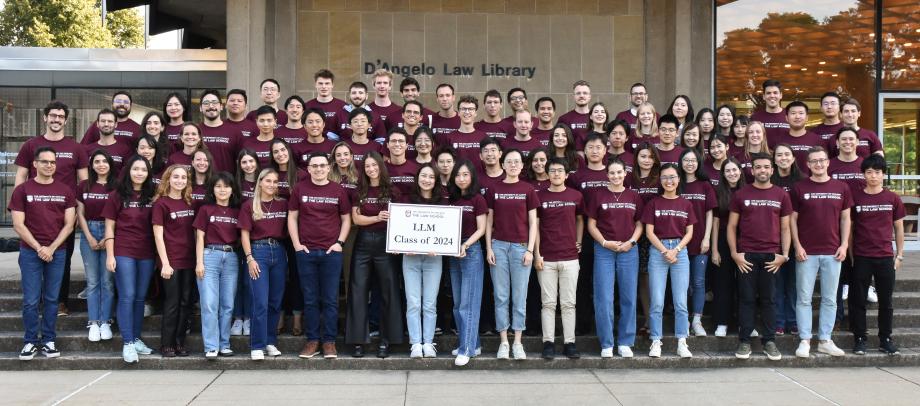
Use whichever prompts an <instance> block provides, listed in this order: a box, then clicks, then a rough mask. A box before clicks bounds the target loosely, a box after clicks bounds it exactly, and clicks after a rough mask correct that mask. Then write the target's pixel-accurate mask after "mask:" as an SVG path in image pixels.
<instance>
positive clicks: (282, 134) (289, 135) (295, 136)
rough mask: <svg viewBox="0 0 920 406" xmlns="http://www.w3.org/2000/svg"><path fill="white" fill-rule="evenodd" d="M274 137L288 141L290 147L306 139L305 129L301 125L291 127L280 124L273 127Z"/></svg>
mask: <svg viewBox="0 0 920 406" xmlns="http://www.w3.org/2000/svg"><path fill="white" fill-rule="evenodd" d="M275 137H278V138H281V139H282V140H284V142H286V143H288V146H290V147H291V149H294V148H296V146H297V144H300V143H303V142H305V141H306V140H307V130H306V129H305V128H303V127H300V128H297V129H293V128H288V127H287V126H281V127H278V128H276V129H275Z"/></svg>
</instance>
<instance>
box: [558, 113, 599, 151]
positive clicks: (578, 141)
mask: <svg viewBox="0 0 920 406" xmlns="http://www.w3.org/2000/svg"><path fill="white" fill-rule="evenodd" d="M556 123H564V124H567V125H568V126H569V127H570V128H571V129H572V136H573V137H574V138H575V145H576V147H577V148H578V150H579V151H581V150H582V149H584V147H585V134H587V133H588V130H589V129H590V128H591V114H589V113H585V114H581V113H579V112H576V111H575V110H572V111H570V112H568V113H565V114H563V115H561V116H559V119H558V120H556Z"/></svg>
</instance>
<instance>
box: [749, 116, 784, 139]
mask: <svg viewBox="0 0 920 406" xmlns="http://www.w3.org/2000/svg"><path fill="white" fill-rule="evenodd" d="M751 121H760V122H761V123H763V126H764V128H765V129H766V130H767V133H766V134H765V136H766V137H767V142H769V143H770V148H773V147H775V146H776V145H777V143H776V139H777V137H780V136H782V135H783V134H786V133H788V132H789V123H788V122H786V112H785V110H783V111H780V112H778V113H767V111H766V110H757V111H755V112H754V114H752V115H751Z"/></svg>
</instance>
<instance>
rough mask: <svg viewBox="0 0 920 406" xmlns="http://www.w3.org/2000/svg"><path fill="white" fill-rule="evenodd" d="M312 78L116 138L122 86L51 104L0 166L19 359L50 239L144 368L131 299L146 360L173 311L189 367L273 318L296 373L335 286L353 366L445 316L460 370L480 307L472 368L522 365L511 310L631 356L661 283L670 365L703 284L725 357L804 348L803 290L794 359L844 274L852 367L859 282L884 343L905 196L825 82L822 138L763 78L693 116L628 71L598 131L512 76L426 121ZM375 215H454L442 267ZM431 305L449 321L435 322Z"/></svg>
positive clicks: (42, 297)
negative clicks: (296, 91) (292, 343)
mask: <svg viewBox="0 0 920 406" xmlns="http://www.w3.org/2000/svg"><path fill="white" fill-rule="evenodd" d="M314 79H315V83H316V98H314V99H312V100H309V101H305V100H303V98H301V97H300V96H297V95H293V96H290V97H288V98H287V99H286V100H285V101H284V103H283V105H280V106H279V104H278V101H279V100H280V98H279V96H280V87H279V84H278V82H277V81H275V80H272V79H266V80H265V81H263V82H262V84H261V89H260V93H261V99H262V102H263V103H264V105H262V106H260V107H258V108H256V109H253V110H251V111H250V110H249V109H248V107H247V105H248V100H247V94H246V92H245V91H244V90H241V89H233V90H230V91H229V92H227V94H226V96H223V95H221V94H220V92H219V91H217V90H206V91H204V92H203V93H202V94H201V96H200V110H201V114H202V116H203V121H202V122H201V123H193V122H190V121H189V113H190V110H189V104H188V101H187V100H186V99H185V98H184V97H183V96H182V95H181V94H178V93H173V94H170V95H169V96H168V97H167V98H166V100H165V101H164V104H163V109H162V110H163V111H162V113H161V112H158V111H150V112H148V113H147V114H145V115H144V117H143V120H141V122H140V124H138V123H136V122H134V121H133V120H131V119H130V117H129V116H130V111H131V105H132V104H131V103H132V101H131V96H130V94H128V93H126V92H117V93H116V94H115V95H114V97H113V106H112V109H103V110H101V111H100V112H99V113H98V115H97V120H96V121H95V122H94V123H93V125H92V126H91V127H90V128H89V129H88V130H87V131H86V133H85V134H84V136H83V138H82V140H81V141H80V142H79V143H78V142H77V141H76V140H75V139H74V138H73V137H68V136H66V135H65V133H64V129H65V124H66V122H67V119H68V117H69V113H70V111H69V109H68V107H67V106H66V105H64V104H63V103H61V102H60V101H52V102H50V103H49V104H48V105H47V106H46V107H45V109H44V112H43V113H44V121H45V133H44V134H42V135H39V136H36V137H35V138H32V139H30V140H29V141H27V142H26V143H25V144H24V145H23V146H22V149H21V150H20V152H19V155H18V156H17V158H16V161H15V163H16V165H17V166H18V169H17V173H16V188H15V190H14V191H13V194H12V197H11V200H10V202H9V205H8V208H9V210H10V211H11V212H12V217H13V224H14V228H15V230H16V232H17V233H18V234H19V236H20V238H21V249H20V256H19V264H20V268H21V272H22V286H23V320H24V324H25V337H24V347H23V349H22V351H21V354H20V359H23V360H28V359H32V358H33V357H34V356H35V354H37V353H39V352H42V353H44V354H45V355H46V356H48V357H56V356H58V355H59V354H60V352H59V349H58V348H57V347H56V346H55V344H54V341H55V320H56V317H57V316H58V314H59V312H60V313H62V314H66V299H67V295H66V294H67V292H68V291H69V286H68V285H69V281H70V275H69V274H70V271H69V268H70V257H71V255H72V253H73V252H74V244H75V236H74V235H75V231H77V232H79V233H80V234H81V237H80V239H79V241H80V253H81V256H82V259H83V263H84V268H85V271H86V281H87V287H86V296H87V304H88V325H87V327H88V330H89V333H88V339H89V340H90V341H99V340H109V339H112V336H113V332H112V322H113V318H114V320H117V327H118V330H119V331H120V334H121V337H122V340H123V344H124V345H123V351H122V356H123V358H124V360H125V361H126V362H129V363H133V362H138V359H139V355H147V354H151V353H153V350H152V349H151V348H149V347H148V346H147V345H146V344H145V343H144V341H143V340H142V339H141V335H142V331H141V325H142V322H143V318H144V308H145V301H146V300H155V301H157V302H160V303H162V313H163V316H162V328H161V336H160V348H159V351H158V352H159V353H160V354H161V355H162V356H163V357H174V356H188V355H189V352H188V350H187V349H186V347H187V334H188V332H189V331H190V328H191V321H190V320H192V314H193V312H194V310H193V309H194V306H195V303H196V302H197V303H198V304H199V306H200V313H201V332H202V339H203V343H204V345H203V346H204V351H205V354H204V356H205V357H206V358H208V359H214V358H217V357H220V356H232V355H233V350H232V349H231V348H230V336H231V335H240V334H245V335H249V336H250V356H251V358H252V359H253V360H262V359H264V358H265V356H266V355H267V356H270V357H273V356H278V355H280V354H281V351H279V350H278V348H277V342H278V338H277V337H278V332H279V331H280V330H281V328H282V326H283V325H284V315H285V313H286V312H287V311H290V312H291V313H292V314H293V315H294V317H293V319H294V331H295V334H298V333H299V331H297V330H298V329H302V331H303V333H304V335H305V342H304V345H303V349H302V350H301V351H300V353H299V354H298V355H299V356H300V357H302V358H313V357H316V356H319V355H322V356H323V357H324V358H335V357H337V355H338V353H337V348H336V338H337V337H338V327H339V291H340V287H342V286H345V287H347V289H345V291H346V292H347V293H346V303H345V307H346V309H345V313H346V315H345V334H344V339H345V343H346V344H347V345H349V346H350V349H351V355H352V356H354V357H362V356H364V351H365V345H367V344H369V343H370V342H371V336H372V335H374V336H379V339H378V346H377V348H376V350H377V353H376V355H377V356H378V357H387V356H389V353H390V345H392V344H401V343H403V341H404V339H405V337H404V336H405V333H404V332H405V331H408V340H409V344H410V357H413V358H416V357H419V358H421V357H436V356H437V349H436V347H435V345H434V337H435V331H436V329H437V328H438V327H440V326H441V325H442V324H439V323H442V322H443V320H445V319H447V320H452V321H453V323H452V325H453V328H454V330H455V331H456V334H457V335H458V345H457V348H455V349H454V350H453V351H452V355H453V356H455V357H456V358H455V363H456V365H459V366H462V365H466V364H467V363H468V362H469V361H470V359H471V358H473V357H476V356H478V355H480V353H481V351H482V348H481V345H480V325H481V323H480V315H482V316H483V323H488V326H487V327H486V329H488V330H492V329H494V331H496V332H497V333H498V335H499V337H500V344H499V347H498V348H497V357H498V358H500V359H509V358H514V359H525V358H526V357H527V354H526V352H525V351H524V347H523V345H522V333H523V332H524V331H525V330H527V323H528V322H537V323H539V324H540V325H541V327H542V341H543V343H544V345H543V352H542V356H543V357H545V358H553V357H554V356H555V349H556V347H555V336H556V329H555V320H556V310H557V307H558V308H559V309H560V311H561V320H562V337H563V347H562V348H563V354H564V355H565V356H567V357H569V358H577V357H579V352H578V350H577V347H576V345H575V340H576V335H581V334H584V333H586V332H588V331H590V330H591V329H592V328H593V329H596V332H597V336H598V339H599V341H600V347H601V353H600V356H601V357H603V358H610V357H613V354H614V349H616V352H617V354H619V356H621V357H632V356H633V353H632V347H634V344H635V342H636V336H637V335H648V338H649V339H650V340H651V346H650V351H649V354H648V355H649V356H650V357H660V356H661V353H662V350H663V348H662V338H663V337H664V328H663V317H664V313H665V302H666V298H665V296H666V295H667V294H668V290H670V297H671V305H672V307H673V313H674V314H673V319H674V328H673V334H674V336H676V338H677V347H676V349H675V350H676V353H677V354H678V355H679V356H680V357H692V353H691V351H690V341H689V337H690V335H691V333H692V334H693V335H695V336H705V335H707V331H706V328H705V327H704V326H703V319H702V316H703V313H704V307H705V303H706V295H707V291H711V293H712V296H713V299H712V305H711V307H710V309H711V313H712V318H713V320H714V326H715V330H714V334H715V335H716V336H718V337H725V336H726V335H727V334H728V330H729V326H736V325H737V334H738V340H739V345H738V349H737V351H736V353H735V355H736V356H737V357H738V358H741V359H746V358H748V357H750V355H751V346H750V342H751V338H752V337H755V336H758V335H759V336H760V339H761V341H762V342H763V344H764V345H763V351H764V353H765V354H766V356H767V357H768V358H769V359H771V360H778V359H780V358H781V357H782V354H781V353H780V352H779V351H778V350H777V348H776V345H775V344H774V338H775V336H776V335H781V334H785V333H787V332H788V333H790V334H797V335H798V336H799V338H800V339H801V342H800V345H799V347H798V349H797V350H796V352H795V355H796V356H799V357H808V356H809V353H810V350H811V340H812V339H813V338H814V335H813V328H812V303H811V301H812V295H813V292H814V290H815V284H816V283H817V282H820V287H819V288H818V289H819V291H820V295H821V302H820V305H819V308H820V310H819V317H818V326H817V341H818V344H817V350H818V351H819V352H823V353H827V354H830V355H832V356H842V355H844V351H843V350H841V349H839V348H838V347H837V346H836V345H834V342H833V341H832V339H831V338H832V337H831V333H832V330H833V328H834V325H835V323H836V322H838V320H839V317H841V316H840V315H839V314H842V312H840V311H839V310H842V306H841V309H838V301H839V300H840V299H841V298H839V295H838V293H840V292H841V291H843V290H845V289H843V287H844V286H849V289H848V298H847V303H848V307H849V328H850V330H851V331H852V333H853V334H854V336H855V339H856V340H855V343H856V344H855V346H854V349H853V352H854V353H856V354H864V353H865V351H866V340H867V329H866V321H865V320H866V301H867V293H868V292H869V289H870V284H871V283H873V282H872V281H873V280H874V289H875V290H876V291H877V295H878V302H879V332H878V334H879V337H880V339H881V341H880V342H881V344H880V347H881V350H882V351H884V352H886V353H888V354H897V353H898V348H897V346H896V345H895V344H894V342H893V341H892V339H891V333H892V325H891V324H892V311H893V310H892V302H891V297H892V290H893V286H894V279H895V271H896V270H897V269H898V268H899V267H900V266H901V262H902V260H903V245H904V244H903V240H904V239H903V220H902V219H903V217H904V216H905V213H904V206H903V204H902V203H901V200H900V198H899V197H898V195H896V194H895V193H893V192H891V191H888V190H886V189H885V188H884V187H883V180H884V176H885V173H886V163H885V160H884V158H883V151H882V148H881V145H880V142H879V139H878V137H877V136H876V135H875V134H874V133H872V132H871V131H869V130H866V129H863V128H860V127H859V126H858V123H857V122H858V118H859V111H860V105H859V103H858V102H857V101H856V100H853V99H848V100H845V99H843V98H842V97H841V96H839V95H838V94H836V93H827V94H825V95H824V96H823V97H822V99H821V110H822V112H823V114H824V120H823V123H822V124H821V125H819V126H817V127H815V128H811V129H806V127H805V123H806V120H807V117H808V110H809V108H808V105H806V104H805V103H802V102H800V101H793V102H791V103H788V104H787V105H786V106H785V107H783V106H781V104H780V102H781V100H782V90H781V85H780V83H779V82H776V81H774V80H768V81H766V82H764V84H763V95H764V99H765V102H766V109H765V110H763V111H757V112H755V113H754V114H753V115H752V116H751V117H747V116H744V115H738V114H736V111H735V109H734V108H733V107H732V106H730V105H722V106H719V107H718V108H717V109H715V110H712V109H710V108H703V109H701V110H699V111H694V109H693V107H692V103H691V100H690V98H689V97H687V96H685V95H678V96H676V97H675V98H674V99H673V100H672V101H671V103H670V105H669V107H668V108H667V110H666V112H665V113H664V114H663V115H660V116H659V114H658V113H657V111H656V109H655V107H654V106H653V105H652V104H651V103H649V102H648V100H647V99H648V93H647V89H646V86H645V85H643V84H641V83H636V84H635V85H633V86H632V87H631V89H630V106H629V108H628V109H626V110H625V111H622V112H620V113H619V114H616V115H613V114H612V113H611V112H610V111H608V108H607V106H605V105H604V104H603V103H600V102H595V103H591V87H590V84H588V83H587V82H585V81H577V82H575V83H574V85H573V100H574V104H575V108H574V109H573V110H572V111H569V112H567V113H565V114H562V115H560V116H559V117H558V118H557V117H556V102H555V101H554V100H553V99H552V98H549V97H541V98H540V99H538V100H537V101H536V102H535V103H534V104H533V105H532V106H531V105H530V104H529V102H528V100H527V93H526V91H525V90H524V89H521V88H514V89H511V90H509V91H508V92H507V94H506V95H505V98H504V100H503V97H502V96H503V95H502V94H501V93H499V92H498V91H496V90H490V91H488V92H486V93H485V95H484V97H483V100H482V103H481V105H480V101H479V100H478V99H477V98H476V97H474V96H471V95H463V96H460V97H459V98H458V99H455V95H454V88H453V87H452V86H451V85H449V84H441V85H439V86H438V87H437V88H436V95H437V104H438V106H437V111H432V110H429V109H427V108H425V107H424V106H423V105H422V104H421V102H420V101H419V100H418V96H419V92H420V90H421V89H420V85H419V83H418V81H416V80H415V79H413V78H406V79H404V80H403V81H402V83H400V86H399V93H400V94H401V95H402V96H403V99H404V104H403V105H402V106H400V105H398V104H397V103H395V102H394V101H392V100H390V90H391V85H392V83H393V75H392V73H390V72H389V71H386V70H379V71H377V72H375V73H374V74H373V92H374V99H373V101H372V102H369V98H370V96H369V95H368V88H367V85H365V84H364V83H362V82H355V83H352V84H351V85H350V87H349V91H348V95H349V100H348V101H349V102H350V103H346V102H345V101H342V100H338V99H335V98H333V97H332V89H333V83H334V75H333V74H332V72H330V71H328V70H321V71H319V72H317V73H316V75H315V78H314ZM504 102H507V103H508V104H509V105H510V110H511V114H510V116H507V117H503V116H502V114H503V113H502V112H503V103H504ZM480 107H482V111H483V112H484V114H483V116H482V117H481V119H479V120H477V118H479V116H480V114H479V112H480ZM225 110H226V115H224V111H225ZM391 202H402V203H415V204H427V205H451V206H457V207H461V208H462V212H463V215H462V231H461V240H462V249H461V252H460V255H459V256H456V257H441V256H437V255H409V254H404V255H396V254H391V253H388V252H387V251H386V238H387V236H386V234H387V233H386V229H387V222H388V221H389V220H390V215H389V211H388V204H389V203H391ZM892 235H894V241H895V244H894V247H892ZM486 272H488V273H489V277H488V278H486ZM534 279H535V281H534ZM343 280H344V284H343V283H342V281H343ZM668 280H670V287H668ZM151 286H154V287H155V288H154V289H150V287H151ZM447 286H449V293H448V292H447V291H446V289H441V288H442V287H447ZM154 292H155V293H154ZM529 293H530V294H529ZM447 296H449V297H451V298H452V301H453V303H452V305H451V304H448V305H447V308H451V307H452V311H447V312H445V311H442V312H440V313H439V312H438V309H439V306H438V303H439V301H441V299H442V298H444V297H447ZM490 296H491V297H490ZM528 303H537V305H536V306H535V307H536V308H539V311H536V312H535V311H533V310H532V309H533V307H531V311H530V312H529V314H528ZM615 303H617V304H618V308H617V310H615V309H614V304H615ZM113 308H114V314H113ZM39 309H41V310H39ZM484 309H488V310H484ZM757 310H759V316H760V323H757V322H756V320H757V317H756V315H757V313H758V312H757ZM638 312H642V313H643V314H644V316H645V317H644V320H645V325H644V326H640V325H638V322H637V320H638V318H637V313H638ZM39 313H41V317H39ZM536 313H538V314H536ZM113 316H114V317H113ZM439 318H440V320H439ZM617 318H618V319H617ZM735 318H736V319H737V323H736V322H735V321H734V319H735ZM39 319H41V321H39ZM448 324H449V323H448ZM492 324H494V326H493V325H492ZM372 330H373V331H372ZM614 332H616V334H614Z"/></svg>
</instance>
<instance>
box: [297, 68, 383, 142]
mask: <svg viewBox="0 0 920 406" xmlns="http://www.w3.org/2000/svg"><path fill="white" fill-rule="evenodd" d="M313 84H314V88H315V89H316V97H315V98H313V99H310V100H309V101H307V102H306V105H304V103H303V100H302V99H301V100H300V101H299V102H300V106H301V108H307V109H319V110H321V111H322V112H323V113H324V114H323V117H324V118H325V121H326V125H325V127H326V128H327V129H328V130H329V131H332V132H335V131H336V127H337V125H336V124H337V123H338V120H337V114H338V113H339V111H341V110H342V109H344V108H345V102H344V101H343V100H340V99H336V98H335V97H332V89H333V87H334V86H335V74H333V73H332V71H330V70H329V69H320V70H319V71H317V72H316V73H314V74H313ZM365 91H366V89H365ZM290 101H291V99H288V103H290ZM288 103H285V104H288ZM285 108H287V106H285ZM288 117H290V118H291V120H294V119H295V117H291V114H290V113H288Z"/></svg>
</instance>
